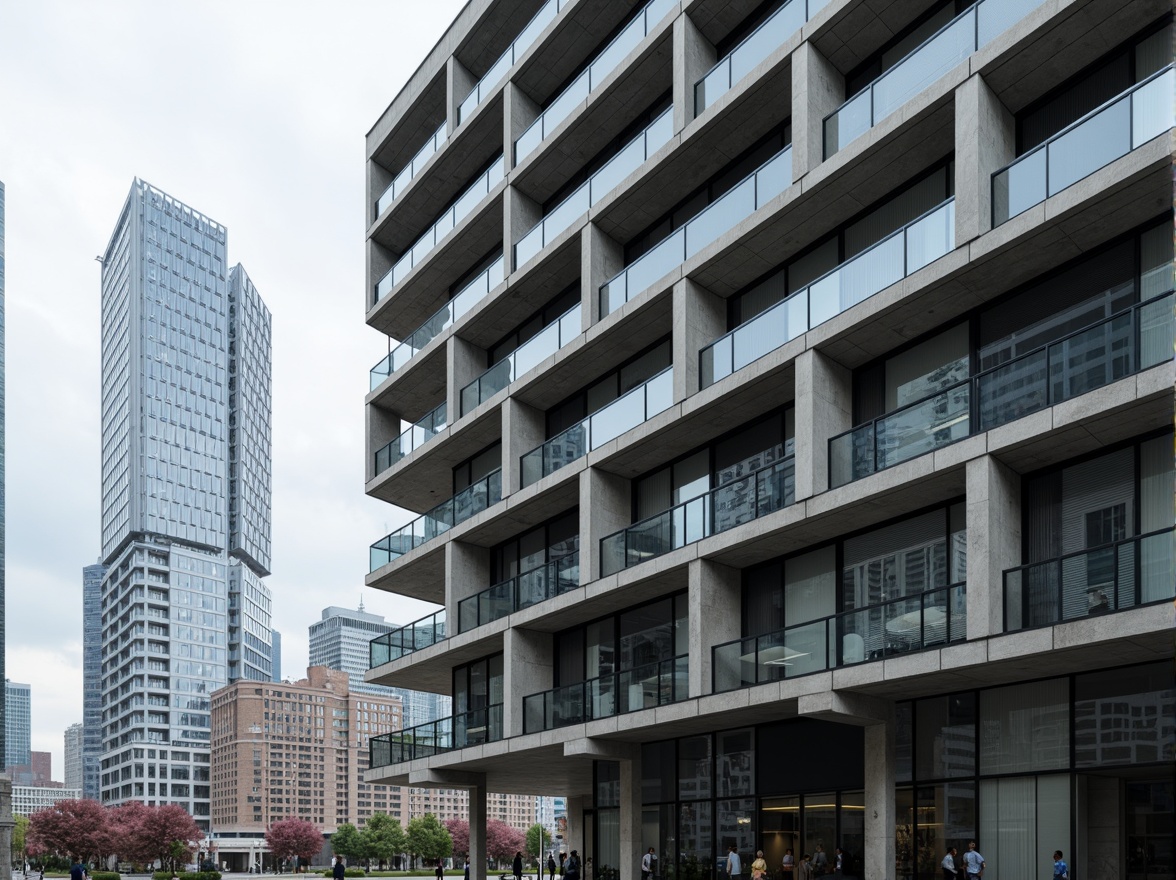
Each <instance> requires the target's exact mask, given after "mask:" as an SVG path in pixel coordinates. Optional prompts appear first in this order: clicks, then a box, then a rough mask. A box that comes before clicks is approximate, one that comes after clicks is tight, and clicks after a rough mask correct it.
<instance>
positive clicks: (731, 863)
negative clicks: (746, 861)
mask: <svg viewBox="0 0 1176 880" xmlns="http://www.w3.org/2000/svg"><path fill="white" fill-rule="evenodd" d="M742 873H743V862H741V861H740V860H739V853H738V852H737V851H736V850H735V844H731V846H730V847H729V850H728V853H727V878H728V880H738V878H739V876H740V875H741V874H742Z"/></svg>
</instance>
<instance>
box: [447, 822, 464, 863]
mask: <svg viewBox="0 0 1176 880" xmlns="http://www.w3.org/2000/svg"><path fill="white" fill-rule="evenodd" d="M445 830H446V831H448V832H449V838H450V839H451V840H452V841H453V854H454V855H455V856H468V855H469V854H470V823H469V822H467V821H466V820H465V819H446V820H445Z"/></svg>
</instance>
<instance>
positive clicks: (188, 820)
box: [135, 804, 204, 873]
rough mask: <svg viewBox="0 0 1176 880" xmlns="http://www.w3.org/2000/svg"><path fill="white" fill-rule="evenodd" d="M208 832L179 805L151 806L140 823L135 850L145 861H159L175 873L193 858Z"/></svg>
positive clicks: (166, 868)
mask: <svg viewBox="0 0 1176 880" xmlns="http://www.w3.org/2000/svg"><path fill="white" fill-rule="evenodd" d="M203 837H204V832H202V831H201V830H200V826H199V825H197V824H196V820H195V819H193V818H192V817H191V816H190V815H189V814H188V811H187V810H185V809H184V808H183V807H181V806H180V805H179V804H167V805H165V806H162V807H147V808H146V811H145V812H144V813H142V815H141V818H140V819H139V821H138V824H137V832H136V841H135V849H136V850H138V851H139V852H141V853H143V854H144V855H143V857H142V860H143V861H145V862H146V861H154V860H158V861H159V864H160V865H161V866H163V867H164V869H165V870H169V871H171V872H172V873H175V872H177V871H179V870H180V869H181V868H183V866H184V864H185V863H187V862H190V861H191V860H192V853H194V852H195V851H196V848H197V846H199V843H200V840H201V839H202V838H203Z"/></svg>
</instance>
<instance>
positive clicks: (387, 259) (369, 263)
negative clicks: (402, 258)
mask: <svg viewBox="0 0 1176 880" xmlns="http://www.w3.org/2000/svg"><path fill="white" fill-rule="evenodd" d="M363 253H364V262H365V264H366V269H367V278H368V280H369V281H370V282H371V283H370V284H369V285H368V287H367V289H366V290H364V292H363V311H364V314H367V313H368V312H369V311H371V309H372V308H373V307H374V306H375V305H376V285H377V284H379V283H380V279H381V278H383V277H384V276H385V275H387V274H388V270H389V269H391V268H392V265H393V264H394V263H395V262H396V260H397V256H396V254H394V253H392V251H390V250H388V248H386V247H384V246H383V245H382V244H380V243H379V242H378V241H376V240H375V239H368V243H367V247H365V248H364V249H363Z"/></svg>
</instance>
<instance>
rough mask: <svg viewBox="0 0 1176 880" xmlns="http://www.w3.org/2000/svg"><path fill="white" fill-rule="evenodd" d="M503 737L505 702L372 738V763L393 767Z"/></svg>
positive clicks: (377, 765) (371, 765)
mask: <svg viewBox="0 0 1176 880" xmlns="http://www.w3.org/2000/svg"><path fill="white" fill-rule="evenodd" d="M501 739H502V704H501V703H494V704H491V705H490V706H487V707H486V708H484V709H474V710H472V711H469V712H463V713H462V714H460V715H454V716H452V717H451V718H440V719H438V720H436V721H430V722H428V723H427V724H418V725H417V726H416V727H410V728H409V729H408V730H394V731H392V732H391V733H382V734H380V735H379V736H373V737H372V738H371V746H370V748H371V760H370V762H369V765H368V766H370V767H391V766H392V765H394V764H403V763H404V762H405V761H415V760H416V759H418V758H431V757H433V756H434V755H439V754H442V753H443V752H451V751H453V750H454V749H464V748H466V747H467V746H478V745H482V744H483V743H488V742H498V741H499V740H501Z"/></svg>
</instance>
